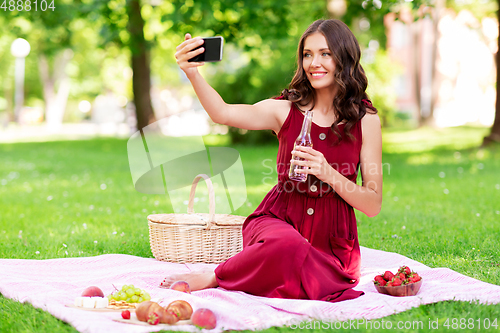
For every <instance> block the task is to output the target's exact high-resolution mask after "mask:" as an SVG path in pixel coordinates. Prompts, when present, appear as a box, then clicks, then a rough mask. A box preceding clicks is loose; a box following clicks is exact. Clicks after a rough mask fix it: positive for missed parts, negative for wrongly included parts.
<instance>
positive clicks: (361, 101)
mask: <svg viewBox="0 0 500 333" xmlns="http://www.w3.org/2000/svg"><path fill="white" fill-rule="evenodd" d="M316 32H319V33H321V34H322V35H323V36H325V39H326V42H327V44H328V48H329V49H330V51H331V52H332V57H333V61H334V62H335V65H336V68H335V73H334V79H335V83H336V84H337V86H338V89H337V95H336V96H335V98H334V99H333V109H334V112H335V115H336V117H335V122H334V123H333V125H332V127H331V128H332V130H333V132H334V133H335V134H336V135H337V137H338V138H339V140H341V135H340V133H339V128H338V125H339V124H340V123H341V122H345V123H346V124H345V128H344V130H345V133H346V134H347V136H348V137H349V138H350V139H351V140H352V139H354V136H353V135H352V134H351V128H352V127H353V126H354V124H355V123H356V122H357V121H358V120H360V119H361V118H363V117H364V115H365V114H366V113H367V112H369V113H377V109H376V108H375V107H373V105H372V103H371V101H370V100H369V98H368V95H367V94H366V92H365V90H366V87H367V86H368V80H367V78H366V75H365V71H364V70H363V67H362V66H361V64H360V62H359V61H360V57H361V50H360V48H359V44H358V41H357V39H356V37H355V36H354V34H353V33H352V31H351V30H350V29H349V27H348V26H347V25H346V24H345V23H344V22H342V21H339V20H317V21H314V22H313V23H312V24H311V25H310V26H309V28H307V30H306V31H305V32H304V34H303V35H302V37H301V38H300V42H299V47H298V50H297V52H298V54H297V70H296V72H295V75H294V76H293V79H292V81H291V82H290V84H289V86H288V89H285V90H283V92H282V93H281V96H282V98H284V99H288V100H290V101H291V102H293V103H296V104H297V105H298V106H305V105H307V104H309V103H310V102H312V103H313V106H312V108H314V103H315V97H316V91H315V89H314V88H313V87H312V86H311V83H310V82H309V80H308V78H307V75H306V72H305V70H304V67H303V59H304V43H305V40H306V38H307V37H309V36H310V35H312V34H314V33H316ZM312 108H311V109H312ZM368 110H369V111H368Z"/></svg>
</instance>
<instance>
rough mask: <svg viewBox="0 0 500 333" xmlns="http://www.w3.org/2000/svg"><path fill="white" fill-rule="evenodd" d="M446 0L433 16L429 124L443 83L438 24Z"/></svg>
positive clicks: (437, 4)
mask: <svg viewBox="0 0 500 333" xmlns="http://www.w3.org/2000/svg"><path fill="white" fill-rule="evenodd" d="M499 1H500V0H499ZM445 2H446V1H445V0H437V1H436V4H435V7H434V15H433V17H432V30H433V41H432V59H431V66H432V69H431V73H432V74H431V75H432V77H431V100H430V110H429V111H430V113H429V115H428V117H427V118H426V119H425V121H424V122H425V124H426V125H429V126H434V125H435V123H434V122H435V119H434V109H435V108H436V103H437V100H438V95H439V87H440V85H441V82H440V81H441V80H440V78H439V72H438V70H437V61H438V60H439V52H438V42H439V38H440V37H441V34H440V32H439V29H438V26H439V21H440V20H441V17H442V16H443V11H444V8H445Z"/></svg>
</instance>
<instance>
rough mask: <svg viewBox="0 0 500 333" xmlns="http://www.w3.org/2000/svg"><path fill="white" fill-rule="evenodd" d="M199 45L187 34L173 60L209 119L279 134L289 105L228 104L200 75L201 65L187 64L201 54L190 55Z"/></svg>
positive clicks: (199, 41) (267, 102)
mask: <svg viewBox="0 0 500 333" xmlns="http://www.w3.org/2000/svg"><path fill="white" fill-rule="evenodd" d="M200 45H203V39H202V38H199V37H197V38H191V35H190V34H186V36H185V41H184V42H183V43H182V44H180V45H179V46H178V47H177V52H176V53H175V58H176V59H177V64H178V65H179V67H180V68H181V69H182V70H183V71H184V72H185V73H186V76H187V78H188V79H189V81H190V82H191V84H192V86H193V88H194V91H195V93H196V95H197V96H198V99H199V100H200V103H201V105H202V106H203V108H204V109H205V110H206V111H207V113H208V115H209V116H210V118H211V119H212V120H213V121H214V122H216V123H219V124H223V125H229V126H233V127H238V128H244V129H249V130H262V129H271V130H273V131H274V132H275V133H278V132H279V130H280V128H281V125H282V124H283V122H284V120H285V119H286V116H287V114H288V111H289V110H290V102H289V101H283V100H272V99H266V100H263V101H260V102H258V103H256V104H254V105H246V104H227V103H226V102H224V100H223V99H222V97H221V96H220V95H219V93H217V91H215V89H213V88H212V87H211V86H210V85H209V84H208V83H207V81H205V79H204V78H203V77H202V76H201V74H200V73H199V71H198V67H199V66H202V65H203V64H204V63H203V62H189V61H188V60H189V59H191V58H193V57H194V56H196V55H198V54H200V53H202V52H203V50H204V49H203V47H201V48H199V49H196V50H194V51H193V49H194V48H196V47H198V46H200Z"/></svg>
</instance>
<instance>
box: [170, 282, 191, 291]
mask: <svg viewBox="0 0 500 333" xmlns="http://www.w3.org/2000/svg"><path fill="white" fill-rule="evenodd" d="M170 289H173V290H177V291H182V292H183V293H188V294H191V288H189V284H188V283H187V282H186V281H175V282H174V283H172V285H171V286H170Z"/></svg>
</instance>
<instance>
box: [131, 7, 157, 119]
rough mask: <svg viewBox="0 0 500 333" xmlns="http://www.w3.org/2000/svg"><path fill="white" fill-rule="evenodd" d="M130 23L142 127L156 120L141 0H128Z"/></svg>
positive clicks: (132, 60)
mask: <svg viewBox="0 0 500 333" xmlns="http://www.w3.org/2000/svg"><path fill="white" fill-rule="evenodd" d="M127 14H128V18H129V19H128V24H127V30H128V32H129V34H130V43H129V49H130V52H131V65H132V72H133V77H132V89H133V92H134V102H135V109H136V117H137V128H138V129H142V128H143V127H146V126H147V125H149V124H150V123H152V122H154V121H155V115H154V112H153V107H152V106H151V98H150V90H151V70H150V67H149V57H150V52H149V45H148V44H147V42H146V40H145V39H144V19H143V18H142V16H141V4H140V3H139V0H128V1H127Z"/></svg>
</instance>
